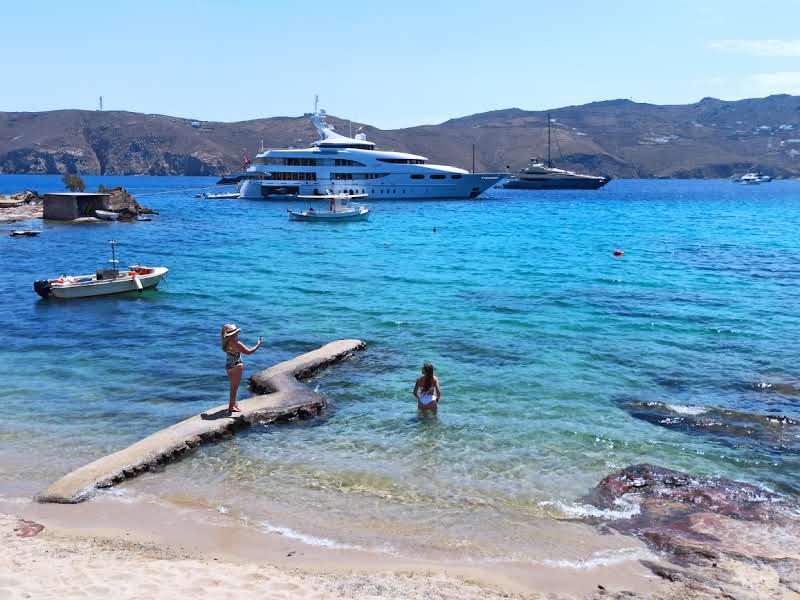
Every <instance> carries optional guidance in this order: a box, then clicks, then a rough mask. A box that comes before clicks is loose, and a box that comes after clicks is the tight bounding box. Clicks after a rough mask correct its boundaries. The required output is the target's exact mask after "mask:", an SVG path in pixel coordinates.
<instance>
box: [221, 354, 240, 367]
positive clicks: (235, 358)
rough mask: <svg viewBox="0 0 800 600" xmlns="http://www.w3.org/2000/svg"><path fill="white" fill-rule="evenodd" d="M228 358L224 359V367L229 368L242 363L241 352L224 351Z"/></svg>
mask: <svg viewBox="0 0 800 600" xmlns="http://www.w3.org/2000/svg"><path fill="white" fill-rule="evenodd" d="M225 354H227V355H228V358H227V359H226V360H225V368H226V369H228V370H230V369H233V368H235V367H238V366H239V365H241V364H242V356H241V352H226V353H225Z"/></svg>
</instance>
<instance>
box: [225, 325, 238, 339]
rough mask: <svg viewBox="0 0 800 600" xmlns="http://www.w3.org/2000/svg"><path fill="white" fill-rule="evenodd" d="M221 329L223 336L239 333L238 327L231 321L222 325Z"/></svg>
mask: <svg viewBox="0 0 800 600" xmlns="http://www.w3.org/2000/svg"><path fill="white" fill-rule="evenodd" d="M223 330H224V331H225V333H224V337H226V338H227V337H231V336H232V335H234V334H236V333H239V328H238V327H237V326H236V325H234V324H233V323H228V324H227V325H225V327H223Z"/></svg>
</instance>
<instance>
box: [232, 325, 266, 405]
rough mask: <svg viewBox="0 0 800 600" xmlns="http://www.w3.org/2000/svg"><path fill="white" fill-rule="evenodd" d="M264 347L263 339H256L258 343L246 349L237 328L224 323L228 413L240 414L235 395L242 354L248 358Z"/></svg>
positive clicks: (239, 378)
mask: <svg viewBox="0 0 800 600" xmlns="http://www.w3.org/2000/svg"><path fill="white" fill-rule="evenodd" d="M263 345H264V338H263V337H260V338H258V342H256V345H255V346H253V347H252V348H248V347H247V346H245V345H244V344H243V343H242V342H240V341H239V328H238V327H237V326H236V325H234V324H233V323H226V324H225V325H223V326H222V350H223V351H224V352H225V354H226V355H227V359H226V361H225V370H226V371H228V379H230V382H231V397H230V400H229V401H228V412H241V409H240V408H239V405H238V404H237V403H236V394H237V393H238V391H239V383H240V382H241V381H242V373H243V372H244V363H243V362H242V354H247V355H248V356H249V355H250V354H252V353H253V352H255V351H256V350H258V349H259V348H261V346H263Z"/></svg>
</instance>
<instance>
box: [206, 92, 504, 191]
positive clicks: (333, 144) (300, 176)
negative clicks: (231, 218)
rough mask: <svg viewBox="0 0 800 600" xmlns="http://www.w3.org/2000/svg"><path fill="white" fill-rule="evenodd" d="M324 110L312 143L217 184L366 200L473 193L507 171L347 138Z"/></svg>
mask: <svg viewBox="0 0 800 600" xmlns="http://www.w3.org/2000/svg"><path fill="white" fill-rule="evenodd" d="M325 116H326V114H325V111H324V110H322V109H320V110H317V109H316V107H315V111H314V114H313V115H312V116H311V122H312V123H313V124H314V127H316V129H317V132H318V133H319V137H320V139H319V140H318V141H316V142H314V143H313V144H312V145H311V148H298V149H280V150H278V149H274V150H266V151H264V152H260V153H259V154H257V155H256V157H255V158H254V159H253V161H252V163H250V164H249V166H248V167H247V170H245V171H243V172H241V173H238V174H236V175H232V176H226V177H224V178H223V179H222V180H220V183H238V184H239V193H240V195H241V197H242V198H270V199H279V198H293V197H296V196H300V195H314V196H317V195H320V194H324V193H330V194H350V195H354V194H366V195H367V196H368V197H369V199H370V200H383V199H389V200H394V199H403V198H413V199H417V198H475V197H476V196H478V195H479V194H481V193H482V192H484V191H485V190H486V189H488V188H490V187H491V186H493V185H494V184H496V183H497V182H498V181H500V180H501V179H503V178H504V177H505V176H506V175H504V174H502V173H470V172H469V171H465V170H464V169H459V168H457V167H449V166H445V165H432V164H428V159H427V158H425V157H424V156H418V155H416V154H406V153H404V152H388V151H383V150H376V149H375V144H374V143H373V142H370V141H367V138H366V135H365V134H363V133H357V134H356V135H355V137H346V136H344V135H341V134H339V133H338V132H336V131H334V129H333V126H332V125H329V124H327V123H326V122H325Z"/></svg>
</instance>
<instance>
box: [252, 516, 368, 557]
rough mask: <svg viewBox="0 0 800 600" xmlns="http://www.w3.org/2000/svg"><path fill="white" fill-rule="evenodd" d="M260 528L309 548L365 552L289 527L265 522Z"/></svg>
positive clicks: (356, 547)
mask: <svg viewBox="0 0 800 600" xmlns="http://www.w3.org/2000/svg"><path fill="white" fill-rule="evenodd" d="M259 527H260V528H261V529H262V530H263V531H266V532H268V533H277V534H278V535H282V536H283V537H286V538H289V539H292V540H297V541H299V542H302V543H304V544H307V545H309V546H320V547H322V548H331V549H336V550H364V548H361V547H360V546H355V545H351V544H343V543H340V542H337V541H335V540H331V539H328V538H321V537H316V536H313V535H309V534H306V533H301V532H299V531H295V530H294V529H291V528H289V527H283V526H281V525H273V524H271V523H269V522H267V521H263V522H262V523H260V524H259Z"/></svg>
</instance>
